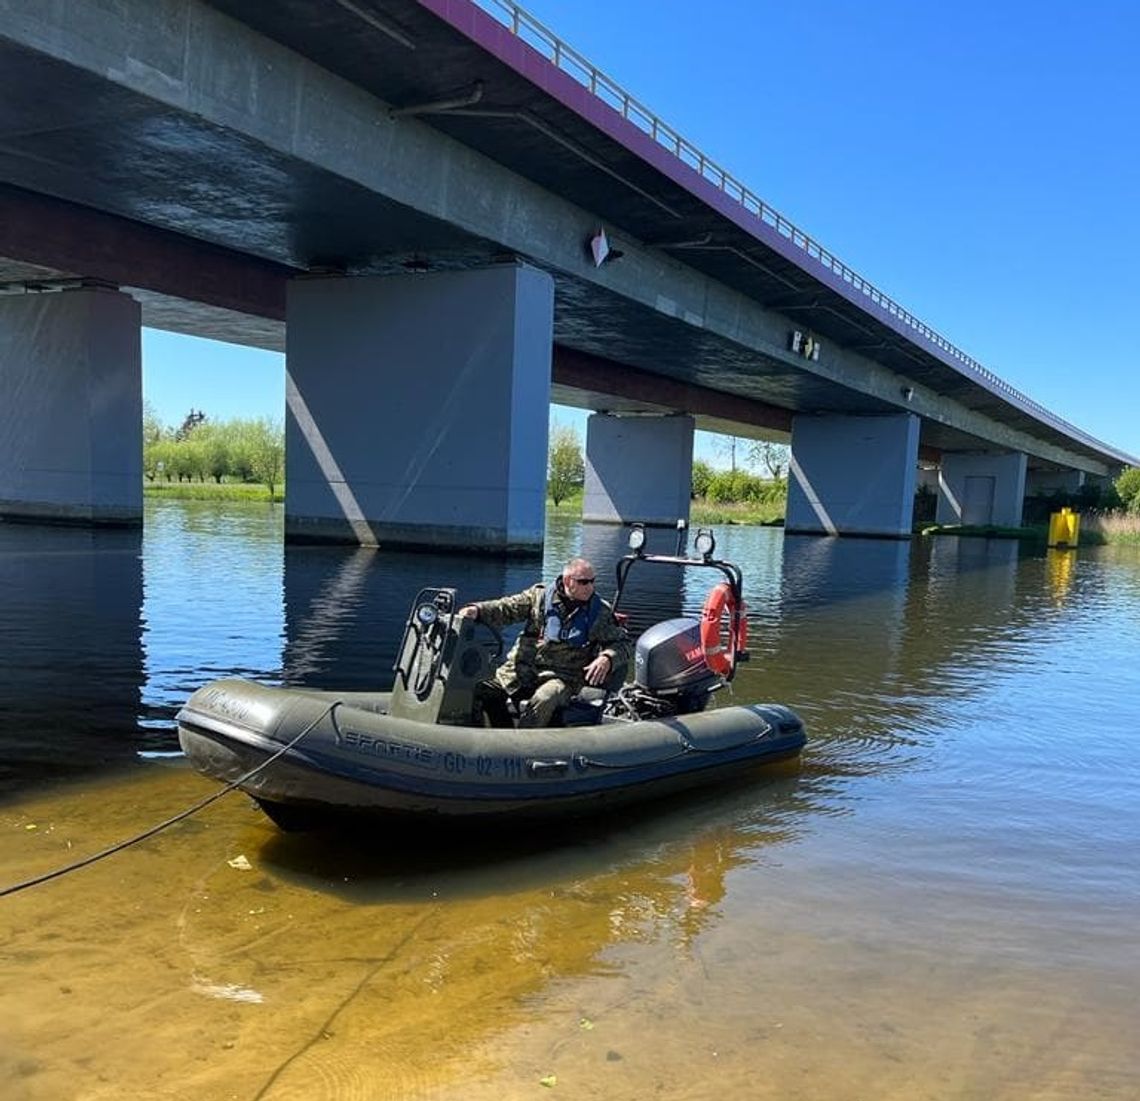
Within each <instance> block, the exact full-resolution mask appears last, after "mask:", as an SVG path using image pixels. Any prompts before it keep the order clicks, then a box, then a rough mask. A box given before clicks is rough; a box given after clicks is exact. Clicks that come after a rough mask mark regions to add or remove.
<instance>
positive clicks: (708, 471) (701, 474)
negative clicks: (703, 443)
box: [693, 459, 713, 497]
mask: <svg viewBox="0 0 1140 1101" xmlns="http://www.w3.org/2000/svg"><path fill="white" fill-rule="evenodd" d="M712 478H713V468H712V467H711V466H709V464H708V463H706V462H705V461H704V459H694V460H693V496H694V497H707V496H708V493H709V482H711V481H712Z"/></svg>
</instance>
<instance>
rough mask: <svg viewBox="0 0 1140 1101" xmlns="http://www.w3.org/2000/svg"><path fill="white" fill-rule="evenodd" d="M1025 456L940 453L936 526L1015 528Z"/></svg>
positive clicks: (1022, 501)
mask: <svg viewBox="0 0 1140 1101" xmlns="http://www.w3.org/2000/svg"><path fill="white" fill-rule="evenodd" d="M1025 471H1026V456H1025V454H1024V453H1023V452H1020V451H1006V452H969V453H967V452H943V453H942V462H941V465H940V468H939V475H938V512H937V514H936V516H935V519H936V520H937V522H938V523H939V524H970V525H974V524H983V525H984V524H995V525H997V526H998V527H1014V528H1015V527H1019V526H1020V525H1021V512H1022V508H1023V506H1024V504H1025Z"/></svg>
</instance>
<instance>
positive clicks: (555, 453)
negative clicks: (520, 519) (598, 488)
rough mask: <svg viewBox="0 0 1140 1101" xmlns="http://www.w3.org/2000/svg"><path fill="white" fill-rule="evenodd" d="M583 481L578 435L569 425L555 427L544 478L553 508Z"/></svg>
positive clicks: (584, 474)
mask: <svg viewBox="0 0 1140 1101" xmlns="http://www.w3.org/2000/svg"><path fill="white" fill-rule="evenodd" d="M585 480H586V465H585V463H584V462H583V461H582V441H581V440H580V439H579V437H578V433H577V432H576V431H575V430H574V429H573V428H571V427H570V426H569V425H556V426H555V427H554V428H553V429H552V430H551V433H550V453H549V460H548V463H547V478H546V492H547V493H548V494H549V496H550V499H551V500H552V501H553V502H554V504H555V507H557V506H558V505H560V504H561V503H562V502H563V501H564V500H565V499H566V498H567V497H568V496H569V495H570V492H571V490H573V489H576V488H577V487H578V486H580V485H582V484H583V482H584V481H585Z"/></svg>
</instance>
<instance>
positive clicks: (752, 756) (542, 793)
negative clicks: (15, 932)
mask: <svg viewBox="0 0 1140 1101" xmlns="http://www.w3.org/2000/svg"><path fill="white" fill-rule="evenodd" d="M388 698H389V697H388V696H387V694H385V693H367V694H366V693H322V692H309V691H299V690H290V689H280V688H269V687H265V686H263V685H257V684H252V683H250V682H247V681H239V680H228V681H217V682H214V683H213V684H209V685H206V686H205V687H203V688H201V689H199V690H198V691H197V692H196V693H195V694H194V695H193V696H192V697H191V698H190V700H189V701H188V702H187V704H186V706H185V707H184V708H183V709H182V710H181V711H180V712H179V715H178V734H179V741H180V743H181V745H182V748H183V750H184V751H185V752H186V754H187V757H188V758H189V760H190V762H191V764H192V765H193V766H194V767H195V768H196V769H198V770H199V771H200V772H203V773H204V774H206V775H208V776H211V777H212V778H214V779H216V780H219V781H222V782H225V783H233V782H235V781H238V784H237V786H239V787H240V788H241V789H242V790H243V791H245V792H247V793H248V794H249V795H251V796H253V797H254V798H255V799H256V800H258V802H259V803H261V805H262V806H263V807H264V808H265V810H266V812H267V813H268V814H269V815H270V817H272V818H273V819H274V820H275V821H277V822H278V824H280V825H282V826H284V827H286V828H291V827H303V826H308V825H316V824H319V823H320V822H321V821H322V820H329V819H344V818H347V817H359V816H395V817H402V818H419V819H431V820H434V821H437V822H438V821H471V820H481V821H503V820H508V821H509V820H515V819H529V818H559V817H567V816H577V815H585V814H593V813H596V812H597V811H599V810H601V809H603V808H609V807H616V806H622V805H626V804H630V803H633V802H638V801H642V800H646V799H650V798H656V797H660V796H664V795H667V794H670V793H673V792H676V791H680V790H684V789H686V788H690V787H696V786H702V785H707V784H715V783H718V782H722V781H723V780H724V779H725V778H726V777H731V776H735V775H738V774H740V773H742V772H745V771H748V770H750V769H752V768H754V767H756V766H758V765H761V764H769V763H772V762H775V761H780V760H786V759H788V758H792V757H795V756H796V755H797V754H799V752H800V750H801V749H802V748H803V745H804V743H805V741H806V738H805V735H804V730H803V726H802V724H801V723H800V721H799V719H798V718H797V717H796V716H795V715H794V713H793V712H791V711H790V710H788V709H787V708H785V707H782V706H780V705H776V704H754V705H748V706H734V707H723V708H718V709H715V710H711V711H703V712H700V713H698V714H693V715H685V716H681V717H676V718H669V719H656V720H642V721H636V722H630V721H618V720H613V721H605V722H602V723H599V724H597V725H590V726H575V727H564V728H554V729H547V730H513V729H490V728H478V727H463V726H444V725H440V724H428V723H418V722H414V721H411V720H407V719H400V718H397V717H394V716H392V715H389V714H387V704H388ZM291 742H292V743H294V744H292V745H290V743H291ZM286 747H288V748H286ZM275 754H280V756H278V757H277V759H276V760H273V761H272V763H269V764H267V762H269V761H270V759H271V758H272V757H273V756H274V755H275ZM254 770H256V771H254ZM251 772H252V773H253V774H252V775H249V774H250V773H251Z"/></svg>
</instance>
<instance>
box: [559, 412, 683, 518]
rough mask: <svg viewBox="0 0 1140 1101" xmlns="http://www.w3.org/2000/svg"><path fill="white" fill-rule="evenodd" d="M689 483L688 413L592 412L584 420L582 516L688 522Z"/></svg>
mask: <svg viewBox="0 0 1140 1101" xmlns="http://www.w3.org/2000/svg"><path fill="white" fill-rule="evenodd" d="M692 486H693V418H692V417H689V416H660V417H659V416H640V415H638V416H615V415H612V414H609V413H595V414H594V415H593V416H591V417H590V418H589V419H588V420H587V421H586V486H585V493H584V496H583V499H582V519H583V520H596V521H601V522H604V523H612V524H627V523H633V522H635V521H636V522H640V523H643V524H663V525H668V526H669V527H675V526H676V524H677V521H678V520H684V521H685V522H686V523H688V520H689V500H690V497H691V495H692Z"/></svg>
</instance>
